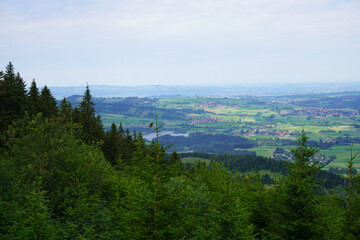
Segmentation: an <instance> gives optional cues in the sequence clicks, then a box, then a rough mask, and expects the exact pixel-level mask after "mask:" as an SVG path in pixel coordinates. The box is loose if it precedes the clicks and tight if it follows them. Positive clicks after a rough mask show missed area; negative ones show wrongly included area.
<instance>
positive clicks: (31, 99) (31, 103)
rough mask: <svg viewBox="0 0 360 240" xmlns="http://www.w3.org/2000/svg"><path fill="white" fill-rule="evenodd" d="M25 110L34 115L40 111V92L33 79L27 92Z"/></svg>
mask: <svg viewBox="0 0 360 240" xmlns="http://www.w3.org/2000/svg"><path fill="white" fill-rule="evenodd" d="M27 95H28V102H27V110H28V112H29V114H30V115H36V114H38V113H39V112H40V106H39V105H40V93H39V89H38V87H37V86H36V82H35V79H33V81H32V82H31V86H30V90H29V92H28V94H27Z"/></svg>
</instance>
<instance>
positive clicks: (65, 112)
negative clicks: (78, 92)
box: [59, 97, 73, 119]
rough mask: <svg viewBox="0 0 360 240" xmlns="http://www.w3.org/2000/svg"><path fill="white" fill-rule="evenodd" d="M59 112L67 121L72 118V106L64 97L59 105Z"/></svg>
mask: <svg viewBox="0 0 360 240" xmlns="http://www.w3.org/2000/svg"><path fill="white" fill-rule="evenodd" d="M59 110H60V115H62V116H63V117H65V118H67V119H71V118H72V111H73V110H72V106H71V103H70V102H69V101H68V100H66V98H65V97H64V99H63V100H62V101H61V103H60V105H59Z"/></svg>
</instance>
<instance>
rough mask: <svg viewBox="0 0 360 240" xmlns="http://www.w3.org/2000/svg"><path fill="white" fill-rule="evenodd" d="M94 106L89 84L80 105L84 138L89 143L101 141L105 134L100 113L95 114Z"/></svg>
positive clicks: (80, 118) (80, 120)
mask: <svg viewBox="0 0 360 240" xmlns="http://www.w3.org/2000/svg"><path fill="white" fill-rule="evenodd" d="M94 106H95V104H94V102H93V101H92V96H91V93H90V89H89V85H87V86H86V90H85V93H84V97H83V100H82V101H81V103H80V106H79V113H80V115H79V122H80V123H81V125H82V129H83V135H84V140H85V142H86V143H88V144H90V143H94V142H99V141H101V140H102V139H103V135H104V129H103V126H102V122H101V118H100V115H97V116H95V107H94ZM74 120H75V118H74Z"/></svg>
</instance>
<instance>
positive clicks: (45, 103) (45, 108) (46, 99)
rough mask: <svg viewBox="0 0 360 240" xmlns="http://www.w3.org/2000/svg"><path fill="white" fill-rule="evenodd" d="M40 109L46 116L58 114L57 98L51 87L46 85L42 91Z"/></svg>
mask: <svg viewBox="0 0 360 240" xmlns="http://www.w3.org/2000/svg"><path fill="white" fill-rule="evenodd" d="M39 103H40V111H41V112H42V113H43V116H44V117H45V118H49V117H52V116H56V115H57V113H58V108H57V102H56V99H55V98H54V97H53V95H52V94H51V92H50V89H49V88H48V87H47V86H46V85H45V86H44V88H43V89H42V90H41V93H40V99H39Z"/></svg>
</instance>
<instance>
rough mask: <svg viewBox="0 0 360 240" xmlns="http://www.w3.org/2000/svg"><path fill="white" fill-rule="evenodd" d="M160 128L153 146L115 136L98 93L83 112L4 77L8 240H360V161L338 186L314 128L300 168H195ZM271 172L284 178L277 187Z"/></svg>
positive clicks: (261, 162)
mask: <svg viewBox="0 0 360 240" xmlns="http://www.w3.org/2000/svg"><path fill="white" fill-rule="evenodd" d="M148 124H149V126H150V129H151V130H152V131H153V132H155V133H156V135H157V137H156V138H155V139H154V140H153V141H152V142H150V143H147V142H145V140H144V139H143V137H142V134H141V133H140V132H136V131H133V132H130V131H129V130H128V129H126V128H125V127H124V126H123V125H122V124H121V123H114V122H113V123H112V124H111V127H110V129H108V130H107V131H105V130H104V126H103V122H102V119H101V117H100V116H99V115H97V114H96V112H95V104H94V101H93V99H92V95H91V92H90V87H89V86H86V87H85V90H84V94H83V96H82V97H81V102H80V104H79V105H77V106H75V107H73V106H72V104H71V103H70V101H68V100H67V99H65V98H64V99H63V100H62V101H61V102H60V103H59V104H58V103H57V101H56V99H55V98H54V97H53V95H52V93H51V91H50V89H49V88H48V87H46V86H44V87H43V88H42V89H41V90H40V89H39V88H38V87H37V85H36V81H35V80H33V81H32V83H31V86H30V88H29V90H27V89H26V84H25V81H24V80H23V78H22V77H21V75H20V73H15V69H14V66H13V65H12V63H11V62H10V63H9V64H8V65H7V66H6V68H5V70H4V71H1V72H0V239H348V240H351V239H354V240H355V239H358V238H359V236H360V194H359V189H360V185H359V175H358V174H356V171H354V170H355V169H354V164H355V163H356V161H359V154H360V153H359V152H357V151H355V150H354V151H352V152H351V155H350V156H349V159H348V162H347V168H346V169H347V170H346V174H344V175H334V176H333V177H331V176H332V175H329V174H330V173H324V172H323V171H322V170H321V168H322V166H321V165H319V164H318V163H317V162H311V161H310V158H311V157H312V156H313V155H314V154H316V153H317V152H318V150H319V149H317V148H315V147H310V146H309V145H308V137H307V135H306V132H304V131H302V132H301V133H300V134H299V135H298V136H297V140H296V147H295V148H294V149H292V150H291V152H292V153H293V155H294V157H295V161H294V162H281V161H276V160H271V159H268V158H264V157H257V156H255V155H236V156H234V155H230V156H229V155H215V154H203V153H198V154H194V153H193V154H194V155H191V156H192V157H194V156H196V157H199V158H203V159H206V160H208V164H206V163H205V162H203V161H198V162H195V163H193V164H189V163H187V164H183V163H182V161H181V158H182V157H186V155H184V153H177V152H175V151H171V147H172V146H171V144H175V143H170V145H168V144H165V145H163V144H162V140H161V139H162V138H161V137H160V133H161V130H162V124H161V122H160V120H159V119H158V117H155V119H153V124H150V122H149V123H148ZM183 140H184V141H186V139H183ZM194 141H195V142H194V143H192V144H196V139H195V138H194ZM198 141H200V140H198ZM209 141H211V138H209ZM225 141H226V140H225ZM242 144H251V142H247V140H246V141H245V140H244V142H243V143H242ZM349 144H350V143H349ZM169 150H170V152H171V153H170V154H168V153H167V152H169ZM263 169H267V170H270V169H273V171H274V172H276V171H277V172H280V173H282V174H281V175H280V176H278V177H274V178H272V179H271V181H265V180H264V178H263V177H261V176H260V174H258V173H257V171H258V170H263ZM245 172H246V174H245ZM327 179H332V181H333V183H331V184H330V185H329V184H328V183H327V181H328V180H327ZM334 179H335V180H334ZM268 180H269V179H268Z"/></svg>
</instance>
